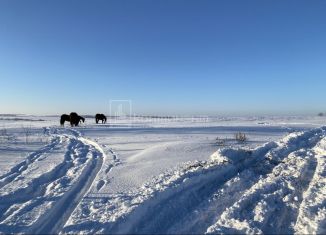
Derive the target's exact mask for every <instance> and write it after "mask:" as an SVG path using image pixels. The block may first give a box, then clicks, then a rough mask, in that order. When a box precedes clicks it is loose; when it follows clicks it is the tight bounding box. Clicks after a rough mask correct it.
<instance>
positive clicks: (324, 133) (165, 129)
mask: <svg viewBox="0 0 326 235" xmlns="http://www.w3.org/2000/svg"><path fill="white" fill-rule="evenodd" d="M58 124H59V117H56V116H53V117H50V116H39V117H38V116H27V115H2V116H1V115H0V233H29V234H30V233H33V234H35V233H40V234H47V233H106V234H108V233H109V234H115V233H121V234H128V233H130V234H136V233H139V234H153V233H157V234H166V233H168V234H191V233H192V234H203V233H226V234H228V233H231V234H234V233H278V234H280V233H282V234H284V233H297V234H302V233H304V234H308V233H309V234H310V233H320V234H323V233H324V234H325V233H326V127H323V126H324V125H326V118H325V117H195V118H146V117H133V118H130V117H129V118H118V119H108V123H107V124H99V125H96V124H95V120H93V118H87V119H86V122H85V123H84V124H82V125H81V126H80V127H77V128H70V127H69V126H68V125H66V127H65V128H62V127H60V126H59V125H58ZM238 132H242V133H245V134H246V136H247V137H248V140H247V141H245V142H238V141H236V140H235V138H234V136H235V134H236V133H238Z"/></svg>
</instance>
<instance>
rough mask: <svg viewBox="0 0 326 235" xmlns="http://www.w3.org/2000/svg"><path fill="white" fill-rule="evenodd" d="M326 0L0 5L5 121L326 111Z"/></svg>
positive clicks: (1, 103)
mask: <svg viewBox="0 0 326 235" xmlns="http://www.w3.org/2000/svg"><path fill="white" fill-rule="evenodd" d="M325 12H326V2H325V1H322V0H316V1H302V0H299V1H294V0H293V1H289V0H285V1H281V0H278V1H259V0H251V1H236V0H235V1H213V0H206V1H199V0H196V1H194V0H189V1H186V0H179V1H169V0H158V1H151V0H137V1H130V0H129V1H128V0H122V1H104V0H101V1H41V0H34V1H15V0H14V1H9V0H4V1H1V2H0V82H1V83H0V84H1V88H2V89H1V92H0V107H1V110H0V113H26V114H61V113H65V112H70V111H77V112H79V113H85V114H93V113H96V112H102V113H108V110H109V102H110V100H131V101H132V111H133V113H136V114H145V115H146V114H149V115H151V114H154V115H155V114H157V115H200V114H202V115H241V114H242V115H251V114H252V115H254V114H258V115H261V114H286V115H290V114H295V115H297V114H316V113H318V112H325V111H326V107H325V104H326V96H325V95H324V90H325V87H326V79H325V78H326V66H325V55H326V44H325V41H326V30H325V23H326V14H325Z"/></svg>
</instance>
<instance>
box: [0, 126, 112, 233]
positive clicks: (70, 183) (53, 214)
mask: <svg viewBox="0 0 326 235" xmlns="http://www.w3.org/2000/svg"><path fill="white" fill-rule="evenodd" d="M67 130H68V131H67ZM67 130H65V129H64V130H61V129H49V130H48V131H49V132H51V133H49V134H50V135H51V136H52V140H51V143H50V144H48V145H47V146H45V147H43V148H41V149H40V150H37V151H35V152H33V153H31V154H30V155H28V156H27V158H26V159H25V160H24V161H22V162H20V163H19V164H17V165H16V166H14V167H12V168H11V169H10V171H9V172H8V173H5V174H3V175H1V176H0V195H1V196H0V202H1V205H0V221H1V223H0V231H1V232H4V233H19V232H26V233H41V234H48V233H56V232H58V231H60V229H61V228H62V226H63V225H64V224H65V222H66V220H67V219H68V218H69V216H70V214H71V213H72V211H73V210H74V209H75V207H76V206H77V204H78V203H79V201H80V200H81V198H82V197H83V196H84V194H85V193H86V192H87V190H88V189H89V188H90V186H91V184H92V183H93V181H94V179H95V177H96V175H97V173H98V172H99V170H100V169H101V166H102V164H103V158H105V154H104V153H103V151H102V150H101V149H100V148H99V146H98V145H97V144H96V143H93V142H91V141H89V140H86V139H85V138H83V137H81V136H80V134H79V133H78V132H76V131H74V130H69V129H67ZM63 149H64V151H62V150H63Z"/></svg>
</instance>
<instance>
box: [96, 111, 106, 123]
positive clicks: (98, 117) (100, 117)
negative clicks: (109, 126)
mask: <svg viewBox="0 0 326 235" xmlns="http://www.w3.org/2000/svg"><path fill="white" fill-rule="evenodd" d="M99 120H101V121H102V123H106V116H105V115H104V114H103V113H98V114H96V115H95V122H96V124H98V121H99Z"/></svg>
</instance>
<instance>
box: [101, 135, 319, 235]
mask: <svg viewBox="0 0 326 235" xmlns="http://www.w3.org/2000/svg"><path fill="white" fill-rule="evenodd" d="M322 133H323V130H317V131H316V130H314V131H311V132H306V133H303V134H301V135H299V136H294V137H293V138H289V139H286V143H285V144H283V145H282V143H280V146H277V145H276V144H273V142H272V143H270V144H269V145H268V146H265V147H262V148H260V149H258V150H256V151H255V152H253V153H252V154H251V157H250V155H247V156H245V155H244V156H243V159H244V160H240V161H238V162H234V163H233V164H226V165H224V166H222V167H220V168H218V169H214V170H212V171H209V170H208V171H204V172H201V173H200V174H198V175H197V176H196V177H191V178H190V179H187V181H185V182H184V183H182V184H180V185H176V186H174V187H171V188H168V189H166V190H164V191H163V192H159V193H158V194H157V195H155V196H154V197H152V198H150V199H149V200H147V201H145V202H143V203H142V204H141V205H140V206H138V207H137V208H136V209H135V210H134V211H133V212H132V213H131V214H130V215H128V216H127V217H126V218H124V220H123V221H122V222H119V223H117V224H116V225H115V226H114V227H113V228H107V229H106V230H105V232H106V233H133V234H134V233H139V234H144V233H145V234H146V233H180V232H181V233H204V232H206V229H207V227H208V226H209V224H207V221H206V220H207V219H208V220H209V221H210V222H212V221H213V219H216V217H217V216H218V215H217V214H216V212H215V213H214V210H211V211H212V213H211V214H207V213H206V214H205V215H203V214H200V213H202V212H203V210H200V208H201V206H202V203H203V202H205V201H207V200H209V199H211V198H213V196H214V193H215V192H216V191H217V190H218V189H220V188H222V187H224V186H225V183H226V182H227V181H229V180H231V179H233V178H235V177H236V176H237V175H238V174H241V173H242V172H243V171H245V170H247V169H248V168H252V169H253V170H252V171H253V172H254V173H257V172H259V173H260V174H257V175H255V179H254V180H253V182H252V183H251V184H249V185H247V184H245V185H246V187H244V188H242V190H243V191H242V192H244V191H245V190H247V189H248V188H250V186H251V185H252V184H254V183H256V182H257V181H258V180H259V178H260V175H261V174H263V175H266V174H268V173H269V172H270V171H272V170H273V169H274V168H275V167H276V166H278V165H279V164H281V163H282V161H283V159H285V158H286V157H287V156H288V155H289V154H291V153H292V152H295V151H297V150H299V149H300V148H303V147H304V148H308V147H312V146H314V145H316V143H317V142H318V141H319V140H320V136H321V134H322ZM225 153H227V152H225ZM243 153H245V152H243V151H242V152H238V153H237V154H235V155H234V156H233V154H234V152H232V151H231V153H229V154H230V155H229V158H231V159H233V158H234V157H237V158H238V157H240V156H241V154H243ZM252 156H253V157H252ZM241 158H242V157H241ZM256 164H263V165H264V166H268V167H269V169H268V170H264V169H263V170H262V169H259V166H258V167H257V165H256ZM213 168H214V167H213ZM240 180H241V179H240ZM240 196H241V193H240V194H238V196H236V197H235V198H233V200H234V201H233V202H232V201H231V205H232V204H233V203H235V202H236V201H237V200H238V199H239V197H240ZM223 197H225V198H224V200H227V199H228V198H227V197H229V196H228V195H227V194H225V195H224V196H223ZM220 199H221V198H220ZM213 205H214V204H213ZM217 205H218V206H220V207H221V208H219V210H221V211H224V210H226V209H227V206H228V205H223V204H215V205H214V206H217ZM197 211H198V212H199V213H197V214H196V212H197ZM191 214H192V215H194V214H195V215H196V216H192V218H191V217H190V216H189V215H191ZM184 218H187V219H184ZM189 218H190V219H191V220H192V221H191V220H190V221H189V220H188V219H189ZM198 218H199V219H198ZM189 223H190V224H191V223H193V224H202V223H204V224H206V225H205V226H202V227H201V228H200V229H198V228H196V227H195V226H190V227H188V225H189ZM181 228H186V229H183V230H182V229H181ZM178 229H179V230H178Z"/></svg>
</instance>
